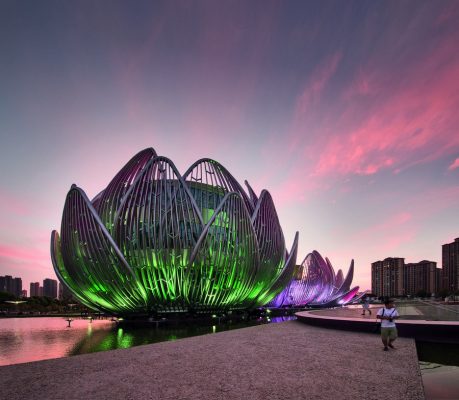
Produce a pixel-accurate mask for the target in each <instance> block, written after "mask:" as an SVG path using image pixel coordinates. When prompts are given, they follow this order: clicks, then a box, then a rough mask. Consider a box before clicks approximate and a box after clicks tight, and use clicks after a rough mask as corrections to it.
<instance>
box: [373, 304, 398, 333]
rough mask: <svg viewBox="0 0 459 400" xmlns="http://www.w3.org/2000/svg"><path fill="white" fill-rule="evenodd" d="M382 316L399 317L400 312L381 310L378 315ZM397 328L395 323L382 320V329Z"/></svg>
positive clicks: (392, 309)
mask: <svg viewBox="0 0 459 400" xmlns="http://www.w3.org/2000/svg"><path fill="white" fill-rule="evenodd" d="M377 315H380V316H385V317H398V316H399V315H398V311H397V310H396V309H395V308H386V307H384V308H380V309H379V310H378V314H377ZM394 327H395V321H392V322H390V321H389V320H388V319H382V320H381V328H394Z"/></svg>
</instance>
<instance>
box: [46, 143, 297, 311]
mask: <svg viewBox="0 0 459 400" xmlns="http://www.w3.org/2000/svg"><path fill="white" fill-rule="evenodd" d="M246 184H247V188H248V193H249V194H247V193H246V192H245V191H244V190H243V189H242V187H241V186H240V185H239V183H238V182H237V181H236V180H235V179H234V178H233V176H231V174H230V173H229V172H228V171H227V170H226V169H225V168H224V167H223V166H221V165H220V164H219V163H217V162H216V161H213V160H210V159H202V160H199V161H197V162H195V163H194V164H193V165H192V166H191V167H190V168H189V169H188V170H187V171H186V172H185V174H184V175H183V176H181V175H180V174H179V172H178V171H177V169H176V167H175V166H174V164H173V163H172V161H170V160H169V159H167V158H165V157H160V156H157V154H156V152H155V151H154V150H153V149H151V148H150V149H146V150H143V151H141V152H140V153H138V154H137V155H135V156H134V157H133V158H132V159H131V160H130V161H129V162H128V163H127V164H126V165H125V166H124V167H123V168H122V169H121V170H120V172H119V173H118V174H117V175H116V176H115V177H114V178H113V180H112V181H111V182H110V183H109V184H108V186H107V187H106V188H105V190H103V191H102V192H101V193H99V194H98V195H97V196H96V197H95V198H94V199H92V200H91V201H90V200H89V199H88V197H87V196H86V194H85V193H84V192H83V190H82V189H80V188H78V187H76V186H75V185H73V186H72V188H71V189H70V191H69V193H68V194H67V198H66V201H65V206H64V210H63V215H62V225H61V233H60V237H59V235H58V233H57V232H56V231H53V232H52V235H51V256H52V260H53V265H54V269H55V271H56V274H57V276H58V277H59V279H60V280H61V282H63V283H64V284H65V285H67V286H68V288H69V289H70V290H71V291H72V293H73V294H74V295H75V296H76V298H78V299H79V300H80V301H81V302H82V303H84V304H86V305H87V306H89V307H91V308H94V309H98V310H101V311H105V312H110V313H115V314H149V313H151V312H156V311H187V310H188V311H192V310H194V311H214V310H226V309H238V308H251V307H256V306H260V305H263V304H266V303H268V302H269V301H271V300H272V299H273V298H274V297H275V296H276V295H277V294H279V292H281V291H282V289H283V288H284V287H285V286H286V285H287V284H288V282H289V281H290V280H291V277H292V275H293V270H294V267H295V263H296V252H297V244H298V234H297V235H296V237H295V241H294V244H293V247H292V250H291V251H290V253H287V251H286V249H285V241H284V236H283V233H282V230H281V227H280V224H279V220H278V217H277V213H276V210H275V207H274V203H273V201H272V198H271V195H270V194H269V193H268V192H267V191H265V190H263V191H262V192H261V194H260V196H259V197H257V196H256V195H255V193H254V192H253V190H252V189H251V187H250V186H249V185H248V183H247V182H246Z"/></svg>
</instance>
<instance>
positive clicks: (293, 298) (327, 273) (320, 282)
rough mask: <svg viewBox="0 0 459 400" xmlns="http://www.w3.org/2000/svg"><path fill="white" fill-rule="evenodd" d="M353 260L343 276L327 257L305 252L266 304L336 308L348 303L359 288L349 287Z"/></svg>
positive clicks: (352, 271)
mask: <svg viewBox="0 0 459 400" xmlns="http://www.w3.org/2000/svg"><path fill="white" fill-rule="evenodd" d="M353 277H354V260H352V261H351V266H350V267H349V271H348V273H347V275H346V278H344V276H343V272H342V271H341V270H339V271H338V273H337V274H336V275H335V271H334V270H333V267H332V265H331V263H330V261H329V260H328V258H326V257H325V260H324V259H323V258H322V256H321V255H320V254H319V252H317V251H315V250H314V251H313V252H312V253H309V254H308V255H307V256H306V258H305V259H304V261H303V262H302V263H301V265H297V266H296V269H295V272H294V275H293V279H292V281H291V282H290V284H289V285H288V286H287V287H286V288H285V289H284V290H283V291H282V292H281V293H280V294H279V295H277V296H276V297H275V298H274V299H273V300H272V301H271V302H270V303H269V304H268V306H269V307H285V306H294V307H304V306H310V307H337V306H340V305H344V304H347V303H349V302H350V301H352V300H353V299H354V297H355V296H356V294H357V292H358V290H359V287H358V286H356V287H354V288H352V289H350V287H351V283H352V278H353Z"/></svg>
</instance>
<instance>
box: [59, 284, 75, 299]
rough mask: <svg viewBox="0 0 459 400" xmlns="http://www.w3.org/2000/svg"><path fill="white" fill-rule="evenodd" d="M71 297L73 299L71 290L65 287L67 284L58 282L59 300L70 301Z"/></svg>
mask: <svg viewBox="0 0 459 400" xmlns="http://www.w3.org/2000/svg"><path fill="white" fill-rule="evenodd" d="M72 299H73V295H72V292H71V291H70V290H69V289H68V288H67V286H65V285H63V284H62V283H61V282H59V300H67V301H70V300H72Z"/></svg>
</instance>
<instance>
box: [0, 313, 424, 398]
mask: <svg viewBox="0 0 459 400" xmlns="http://www.w3.org/2000/svg"><path fill="white" fill-rule="evenodd" d="M396 343H397V349H396V350H391V351H389V352H383V351H382V346H381V344H380V342H379V338H378V336H376V335H373V334H366V333H356V332H347V331H335V330H331V329H324V328H319V327H314V326H309V325H306V324H302V323H300V322H297V321H289V322H284V323H279V324H269V325H262V326H256V327H250V328H244V329H238V330H233V331H226V332H221V333H217V334H212V335H205V336H197V337H191V338H187V339H181V340H177V341H175V342H163V343H156V344H151V345H146V346H139V347H134V348H131V349H125V350H113V351H107V352H101V353H93V354H85V355H81V356H74V357H69V358H61V359H55V360H46V361H39V362H34V363H27V364H18V365H11V366H5V367H0V387H1V394H2V398H5V399H9V400H14V399H18V400H19V399H27V398H44V399H45V398H54V399H88V400H90V399H111V400H113V399H174V400H177V399H199V400H207V399H208V400H220V399H222V400H223V399H225V400H227V399H229V400H231V399H243V400H266V399H269V400H276V399H282V400H288V399H302V400H305V399H327V400H328V399H340V400H345V399H349V400H350V399H353V400H354V399H374V400H377V399H384V400H387V399H405V400H422V399H424V392H423V388H422V381H421V373H420V369H419V366H418V360H417V356H416V349H415V345H414V341H413V340H412V339H406V338H400V339H399V340H398V341H397V342H396ZM384 382H386V383H387V382H396V384H390V385H388V384H385V383H384Z"/></svg>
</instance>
